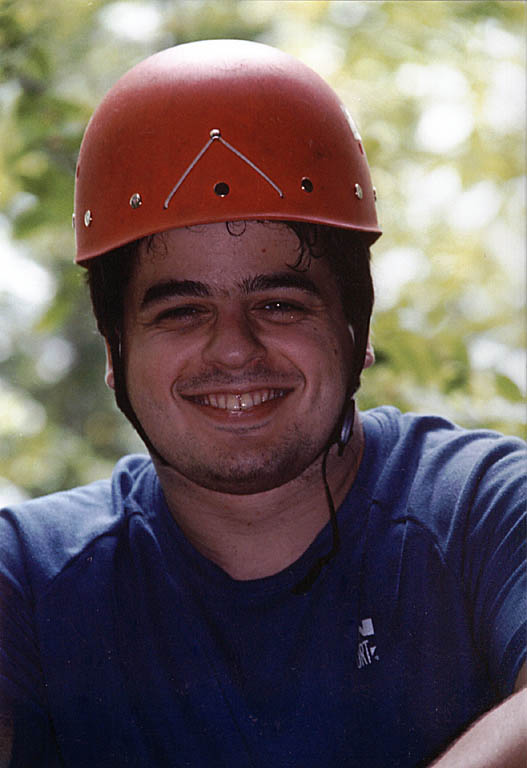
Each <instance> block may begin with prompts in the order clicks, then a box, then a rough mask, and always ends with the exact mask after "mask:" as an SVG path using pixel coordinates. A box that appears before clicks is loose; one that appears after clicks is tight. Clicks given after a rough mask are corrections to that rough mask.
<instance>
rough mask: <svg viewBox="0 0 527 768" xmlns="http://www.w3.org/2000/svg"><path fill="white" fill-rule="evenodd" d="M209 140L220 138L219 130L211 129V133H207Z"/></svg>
mask: <svg viewBox="0 0 527 768" xmlns="http://www.w3.org/2000/svg"><path fill="white" fill-rule="evenodd" d="M209 136H210V138H211V139H212V140H213V141H214V139H219V138H220V136H221V131H220V129H219V128H213V129H212V131H211V132H210V133H209Z"/></svg>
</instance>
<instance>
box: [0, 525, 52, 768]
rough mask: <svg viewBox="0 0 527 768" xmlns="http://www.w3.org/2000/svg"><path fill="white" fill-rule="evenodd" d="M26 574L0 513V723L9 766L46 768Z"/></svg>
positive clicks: (15, 534) (17, 540) (12, 528)
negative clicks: (5, 729) (7, 728)
mask: <svg viewBox="0 0 527 768" xmlns="http://www.w3.org/2000/svg"><path fill="white" fill-rule="evenodd" d="M29 568H30V563H28V559H27V557H26V555H25V552H24V547H23V543H22V537H21V536H20V532H19V531H18V530H17V525H16V522H15V521H14V519H12V517H11V515H10V513H9V511H7V510H3V511H0V718H1V719H2V721H3V722H4V723H9V724H11V726H12V729H13V739H14V744H13V758H12V762H11V764H10V765H11V766H18V765H26V766H27V765H36V764H38V765H51V763H50V762H49V761H48V760H47V758H46V757H45V755H46V753H47V752H48V749H49V743H50V738H49V736H50V734H49V728H50V726H49V722H48V717H47V714H46V707H45V687H44V682H43V679H42V673H41V669H40V663H39V652H38V642H37V637H36V632H35V626H34V621H33V595H32V590H31V584H30V580H29V578H28V571H29ZM34 760H37V761H40V762H38V763H35V762H31V761H34Z"/></svg>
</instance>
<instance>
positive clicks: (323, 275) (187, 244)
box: [132, 221, 334, 291]
mask: <svg viewBox="0 0 527 768" xmlns="http://www.w3.org/2000/svg"><path fill="white" fill-rule="evenodd" d="M299 256H300V242H299V239H298V237H297V235H296V234H295V233H294V232H293V231H292V230H291V229H290V228H289V227H288V226H287V225H285V224H284V223H282V222H255V221H247V222H233V223H230V224H229V225H227V224H226V223H225V222H221V223H217V224H204V225H199V226H195V227H187V228H184V229H171V230H168V231H167V232H163V233H160V234H158V235H155V236H154V238H153V239H152V240H151V241H150V243H148V244H147V243H146V242H144V243H142V244H141V247H140V250H139V258H138V261H137V264H136V268H135V270H134V274H133V277H132V285H134V284H135V286H136V287H137V288H144V287H147V286H148V285H151V284H153V283H155V282H158V281H162V280H165V279H176V280H199V281H201V282H206V283H207V284H208V285H210V286H211V288H213V289H217V290H229V289H230V288H232V287H233V286H235V285H239V284H240V283H241V282H242V281H243V280H244V279H246V278H247V277H250V276H254V275H258V274H268V273H272V272H277V271H280V272H283V271H284V270H286V269H288V268H289V267H290V266H293V265H295V264H296V263H297V262H298V259H299ZM324 262H325V260H324V259H313V260H312V262H311V265H310V267H309V277H310V279H311V280H314V281H316V282H317V283H319V285H320V287H324V286H325V288H326V290H328V291H332V290H333V289H334V283H333V279H332V277H331V275H330V274H329V269H328V267H327V265H326V264H325V263H324Z"/></svg>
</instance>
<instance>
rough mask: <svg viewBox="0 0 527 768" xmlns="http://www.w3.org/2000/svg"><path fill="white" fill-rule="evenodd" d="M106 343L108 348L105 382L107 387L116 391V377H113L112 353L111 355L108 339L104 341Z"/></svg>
mask: <svg viewBox="0 0 527 768" xmlns="http://www.w3.org/2000/svg"><path fill="white" fill-rule="evenodd" d="M104 343H105V346H106V372H105V374H104V381H105V382H106V386H107V387H110V389H115V377H114V375H113V363H112V353H111V350H110V345H109V343H108V340H107V339H105V340H104Z"/></svg>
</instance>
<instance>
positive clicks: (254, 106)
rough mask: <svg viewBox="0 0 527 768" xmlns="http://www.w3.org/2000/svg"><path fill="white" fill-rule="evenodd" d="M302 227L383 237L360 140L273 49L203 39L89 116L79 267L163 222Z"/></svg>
mask: <svg viewBox="0 0 527 768" xmlns="http://www.w3.org/2000/svg"><path fill="white" fill-rule="evenodd" d="M242 219H275V220H291V221H306V222H313V223H321V224H328V225H332V226H335V227H344V228H347V229H353V230H357V231H358V232H360V233H362V234H363V237H364V239H365V241H366V243H367V244H368V245H369V244H371V243H372V242H373V241H374V240H376V239H377V237H379V235H380V234H381V232H380V229H379V227H378V224H377V216H376V211H375V191H374V189H373V187H372V184H371V179H370V173H369V168H368V164H367V161H366V156H365V152H364V148H363V145H362V142H361V138H360V136H359V133H358V131H357V129H356V127H355V125H354V123H353V120H352V118H351V116H350V115H349V113H348V111H347V109H346V108H345V106H344V105H343V104H342V102H341V101H340V100H339V98H338V97H337V96H336V94H335V93H334V92H333V90H332V89H331V88H330V87H329V86H328V85H327V84H326V83H325V82H324V81H323V80H322V79H321V78H320V77H319V76H318V75H317V74H316V73H315V72H313V71H312V70H311V69H309V67H307V66H305V65H304V64H302V63H301V62H300V61H298V60H297V59H295V58H293V57H291V56H289V55H288V54H285V53H283V52H281V51H278V50H276V49H275V48H271V47H269V46H267V45H262V44H260V43H252V42H247V41H242V40H206V41H201V42H195V43H187V44H184V45H179V46H176V47H174V48H169V49H168V50H165V51H161V52H159V53H156V54H154V55H153V56H150V57H149V58H148V59H146V60H145V61H143V62H141V63H140V64H138V65H137V66H135V67H133V68H132V69H131V70H130V71H129V72H127V73H126V74H125V75H124V76H123V77H122V78H121V79H120V80H119V81H118V82H117V83H116V85H115V86H114V87H113V88H112V89H111V90H110V91H109V93H108V94H107V95H106V97H105V98H104V99H103V101H102V102H101V104H100V106H99V107H98V109H97V110H96V111H95V113H94V115H93V116H92V119H91V120H90V122H89V124H88V127H87V129H86V133H85V135H84V139H83V142H82V145H81V149H80V154H79V161H78V165H77V171H76V188H75V214H74V222H75V230H76V241H77V258H76V260H77V262H80V263H82V262H86V261H87V260H88V259H91V258H93V257H95V256H97V255H99V254H101V253H104V252H106V251H109V250H111V249H113V248H116V247H118V246H120V245H124V244H125V243H128V242H131V241H133V240H136V239H138V238H141V237H144V236H146V235H150V234H153V233H155V232H161V231H164V230H167V229H171V228H172V227H183V226H189V225H193V224H207V223H212V222H219V221H236V220H242Z"/></svg>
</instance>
